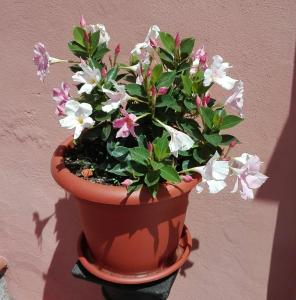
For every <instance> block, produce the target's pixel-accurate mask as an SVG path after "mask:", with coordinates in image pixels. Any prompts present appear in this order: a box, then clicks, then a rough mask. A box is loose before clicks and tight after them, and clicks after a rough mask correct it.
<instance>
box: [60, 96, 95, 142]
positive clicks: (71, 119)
mask: <svg viewBox="0 0 296 300" xmlns="http://www.w3.org/2000/svg"><path fill="white" fill-rule="evenodd" d="M91 114H92V106H91V105H90V104H88V103H79V102H78V101H75V100H69V101H68V102H67V103H66V105H65V115H66V117H65V118H63V119H61V120H60V124H61V126H62V127H65V128H67V129H73V128H75V132H74V139H77V138H78V137H79V136H80V134H81V132H82V131H83V129H84V128H90V127H92V126H93V125H94V124H95V121H94V120H93V119H92V118H91V117H90V115H91Z"/></svg>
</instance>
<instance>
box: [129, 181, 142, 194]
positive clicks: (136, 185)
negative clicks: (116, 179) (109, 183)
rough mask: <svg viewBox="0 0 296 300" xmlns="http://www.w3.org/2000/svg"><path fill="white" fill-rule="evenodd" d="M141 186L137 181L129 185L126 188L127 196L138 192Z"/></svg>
mask: <svg viewBox="0 0 296 300" xmlns="http://www.w3.org/2000/svg"><path fill="white" fill-rule="evenodd" d="M142 186H143V184H142V183H139V182H138V181H134V182H133V183H132V184H130V185H129V186H128V188H127V192H128V194H131V193H133V192H134V191H137V190H139V189H140V188H141V187H142Z"/></svg>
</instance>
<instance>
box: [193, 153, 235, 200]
mask: <svg viewBox="0 0 296 300" xmlns="http://www.w3.org/2000/svg"><path fill="white" fill-rule="evenodd" d="M219 158H220V155H219V153H218V152H216V153H215V154H214V155H213V157H212V158H211V159H210V160H209V161H208V162H207V164H206V165H205V166H200V167H195V168H193V169H192V170H193V171H195V172H198V173H200V174H201V176H202V182H201V183H200V184H198V185H197V186H196V191H197V192H198V193H201V192H202V191H203V190H204V187H205V186H206V185H207V186H208V189H209V192H210V193H211V194H216V193H218V192H220V191H222V190H223V189H224V188H225V187H226V182H225V179H226V177H227V176H228V174H229V162H228V161H225V160H219Z"/></svg>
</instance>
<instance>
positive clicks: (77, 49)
mask: <svg viewBox="0 0 296 300" xmlns="http://www.w3.org/2000/svg"><path fill="white" fill-rule="evenodd" d="M68 47H69V49H70V51H71V52H72V53H73V54H74V55H76V56H77V57H81V58H83V59H85V58H87V51H86V49H85V48H84V47H82V46H81V45H80V44H78V43H77V42H75V41H72V42H69V43H68Z"/></svg>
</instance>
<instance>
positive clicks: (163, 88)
mask: <svg viewBox="0 0 296 300" xmlns="http://www.w3.org/2000/svg"><path fill="white" fill-rule="evenodd" d="M168 90H169V89H168V88H167V87H165V86H162V87H161V88H159V90H158V94H159V95H165V94H166V93H167V92H168Z"/></svg>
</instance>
